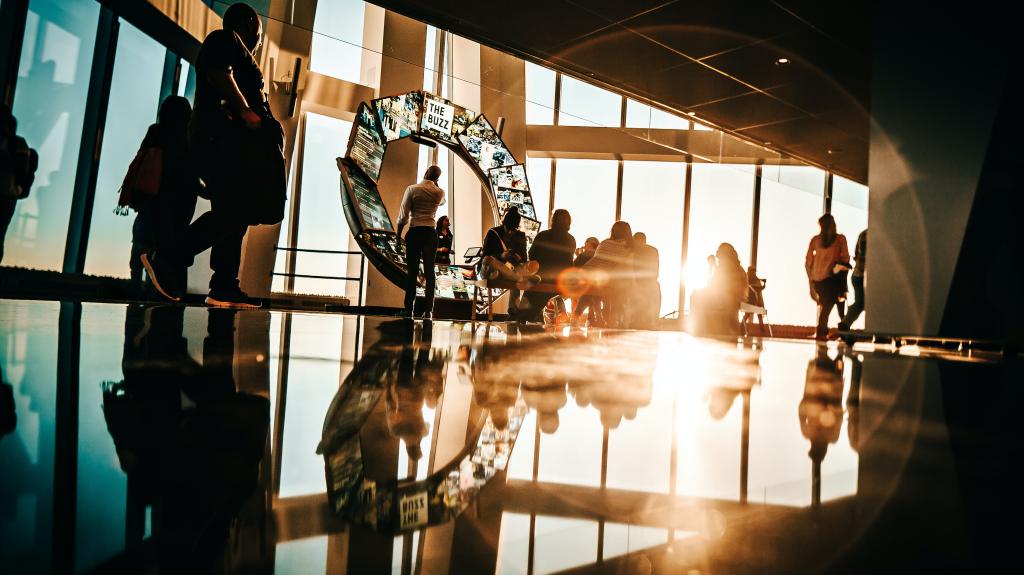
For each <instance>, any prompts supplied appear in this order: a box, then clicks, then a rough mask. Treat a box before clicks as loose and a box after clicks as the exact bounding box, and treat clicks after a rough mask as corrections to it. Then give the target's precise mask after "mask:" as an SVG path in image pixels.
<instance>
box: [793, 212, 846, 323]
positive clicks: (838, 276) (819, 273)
mask: <svg viewBox="0 0 1024 575" xmlns="http://www.w3.org/2000/svg"><path fill="white" fill-rule="evenodd" d="M818 226H819V227H820V229H821V233H819V234H818V235H816V236H814V237H813V238H811V242H810V244H808V246H807V255H806V256H805V257H804V269H805V270H806V271H807V281H808V284H809V285H810V292H811V298H812V299H814V300H815V301H816V302H818V325H817V327H816V328H815V332H814V337H815V339H817V340H819V341H824V340H827V339H828V317H829V315H830V314H831V313H832V308H833V307H834V306H835V305H836V304H838V303H839V298H840V297H841V296H842V295H843V294H845V293H846V274H847V273H848V272H849V271H850V249H849V247H848V246H847V244H846V236H844V235H843V234H840V233H838V232H837V231H836V220H835V218H833V217H832V214H825V215H823V216H821V217H820V218H818Z"/></svg>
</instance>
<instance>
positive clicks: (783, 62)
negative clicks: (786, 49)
mask: <svg viewBox="0 0 1024 575" xmlns="http://www.w3.org/2000/svg"><path fill="white" fill-rule="evenodd" d="M786 64H789V58H786V57H782V58H779V59H778V60H776V61H775V65H776V66H785V65H786Z"/></svg>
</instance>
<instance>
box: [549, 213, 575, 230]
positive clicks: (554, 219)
mask: <svg viewBox="0 0 1024 575" xmlns="http://www.w3.org/2000/svg"><path fill="white" fill-rule="evenodd" d="M571 226H572V216H570V215H569V210H563V209H561V208H559V209H557V210H555V212H554V213H553V214H551V229H553V230H560V231H563V232H567V231H569V228H570V227H571Z"/></svg>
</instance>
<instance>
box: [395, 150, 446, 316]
mask: <svg viewBox="0 0 1024 575" xmlns="http://www.w3.org/2000/svg"><path fill="white" fill-rule="evenodd" d="M440 178H441V168H439V167H437V166H430V167H429V168H427V171H426V172H424V174H423V181H421V182H420V183H418V184H413V185H411V186H409V187H408V188H406V189H405V195H404V196H402V207H401V208H400V209H399V211H398V236H399V237H401V236H402V230H403V229H405V226H406V225H408V226H409V232H408V233H406V235H405V262H406V263H405V268H406V275H405V307H404V308H403V315H405V316H408V317H412V316H414V315H419V316H422V317H430V316H431V314H432V313H433V312H434V283H435V282H436V280H437V278H436V276H435V275H434V261H435V260H436V259H437V229H436V227H435V226H436V224H435V218H436V217H437V208H438V207H439V206H441V205H442V204H444V203H445V197H444V190H442V189H441V188H440V186H438V185H437V181H438V180H439V179H440ZM421 264H422V266H423V277H424V280H425V292H424V298H423V306H422V307H421V308H416V307H415V303H416V287H417V285H418V284H419V272H420V265H421Z"/></svg>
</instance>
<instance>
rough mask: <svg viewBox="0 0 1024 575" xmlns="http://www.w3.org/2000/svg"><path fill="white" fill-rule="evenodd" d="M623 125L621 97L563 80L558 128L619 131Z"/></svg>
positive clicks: (594, 87)
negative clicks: (590, 127)
mask: <svg viewBox="0 0 1024 575" xmlns="http://www.w3.org/2000/svg"><path fill="white" fill-rule="evenodd" d="M621 121H622V96H619V95H618V94H615V93H612V92H609V91H608V90H604V89H601V88H598V87H597V86H591V85H590V84H587V83H584V82H581V81H579V80H577V79H575V78H570V77H568V76H562V93H561V99H560V100H559V109H558V124H559V125H560V126H603V127H606V128H618V127H619V126H620V125H621Z"/></svg>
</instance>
